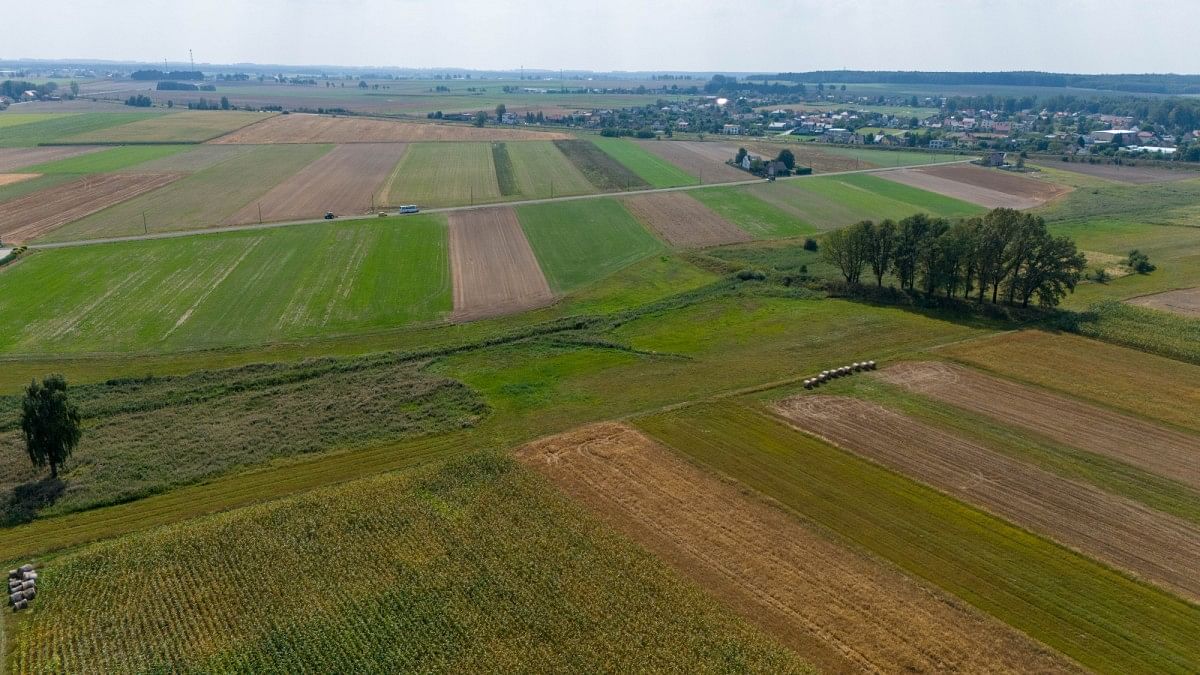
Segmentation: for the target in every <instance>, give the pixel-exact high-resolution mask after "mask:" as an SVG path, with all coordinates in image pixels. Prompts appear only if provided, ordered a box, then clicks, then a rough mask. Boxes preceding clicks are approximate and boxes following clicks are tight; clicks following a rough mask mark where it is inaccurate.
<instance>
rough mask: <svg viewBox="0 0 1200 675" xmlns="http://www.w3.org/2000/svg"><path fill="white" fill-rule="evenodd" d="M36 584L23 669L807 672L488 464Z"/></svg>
mask: <svg viewBox="0 0 1200 675" xmlns="http://www.w3.org/2000/svg"><path fill="white" fill-rule="evenodd" d="M514 532H519V533H520V535H519V536H514ZM41 573H42V577H41V579H40V582H41V583H40V589H39V590H41V592H42V593H41V596H40V597H39V598H38V603H39V604H38V605H37V609H36V610H35V611H34V612H30V613H28V614H26V615H24V616H22V617H21V619H22V620H21V621H19V622H17V623H16V624H15V625H14V627H13V629H12V631H11V632H10V633H9V635H8V645H9V647H10V649H9V652H10V655H9V663H8V666H9V668H8V670H9V672H14V673H32V672H44V671H47V670H57V671H69V672H149V671H170V672H295V671H300V670H318V671H328V672H334V671H337V672H385V671H404V672H526V671H560V672H567V671H582V672H599V671H608V670H612V671H618V672H623V671H634V670H641V669H647V670H660V671H666V670H682V671H686V672H711V671H722V670H747V671H751V672H771V673H797V672H809V670H810V669H809V667H808V666H807V665H806V664H804V663H802V662H800V661H799V660H798V659H797V657H796V656H795V655H793V654H791V653H789V652H787V651H786V650H784V649H782V648H781V647H779V646H778V645H776V644H774V643H773V642H771V641H769V640H768V639H766V638H765V637H764V636H762V635H761V634H760V633H758V632H757V631H754V630H753V629H752V628H751V627H749V626H748V625H746V624H745V623H744V622H742V621H740V620H738V619H737V618H736V617H734V616H732V615H731V614H730V613H729V612H727V611H726V610H723V609H721V608H719V607H714V606H713V603H712V601H711V599H710V598H709V597H708V596H707V595H705V594H704V593H703V592H701V591H700V590H699V589H697V588H696V587H694V586H692V585H691V584H688V583H687V582H685V581H683V580H681V579H679V578H678V577H677V576H675V575H674V574H673V573H672V572H671V570H670V569H668V568H667V567H665V566H664V565H663V564H662V563H661V562H659V561H657V560H655V559H654V558H653V557H652V556H650V555H647V554H646V553H645V552H643V551H641V550H639V549H637V548H636V547H634V546H633V545H631V544H630V543H629V542H628V541H626V540H624V539H622V538H620V537H617V536H614V535H613V534H611V533H609V532H608V531H606V530H605V529H604V528H603V526H602V525H601V524H600V523H598V522H597V521H595V520H594V519H592V518H589V517H588V516H586V515H585V514H583V513H582V512H581V511H580V510H579V509H578V508H577V507H574V506H573V505H571V504H570V503H568V502H567V501H566V500H564V499H563V498H562V497H560V496H558V495H556V494H554V493H553V491H552V490H550V489H548V488H547V486H545V484H544V483H543V482H542V481H540V480H538V479H537V477H536V476H533V475H531V474H530V473H529V472H527V471H525V470H523V469H522V468H521V467H520V466H519V465H517V464H516V463H515V462H513V461H512V460H510V459H506V458H500V457H496V456H492V455H472V456H470V457H468V458H466V459H458V460H452V461H451V462H450V463H448V464H442V465H438V466H434V467H425V468H421V469H417V470H410V471H407V472H404V473H399V474H386V475H383V476H378V477H374V478H369V479H365V480H359V481H355V482H351V483H347V484H344V485H338V486H334V487H328V488H324V489H321V490H317V491H314V492H309V493H305V494H303V495H299V496H295V497H290V498H287V499H283V500H279V501H274V502H271V503H268V504H262V505H259V506H253V507H249V508H244V509H239V510H236V511H231V512H228V513H224V514H219V515H216V516H212V517H208V518H203V519H199V520H194V521H191V522H189V523H185V524H182V525H178V526H173V527H166V528H159V529H156V530H153V531H150V532H147V533H144V534H138V535H134V536H130V537H126V538H123V539H120V540H117V541H113V542H110V543H104V544H98V545H95V546H91V547H88V548H84V549H82V550H80V551H78V552H74V553H71V554H69V555H66V556H63V557H60V558H57V559H55V560H53V561H52V562H50V563H48V564H47V565H46V566H45V567H44V568H43V569H42V571H41ZM250 577H252V578H250Z"/></svg>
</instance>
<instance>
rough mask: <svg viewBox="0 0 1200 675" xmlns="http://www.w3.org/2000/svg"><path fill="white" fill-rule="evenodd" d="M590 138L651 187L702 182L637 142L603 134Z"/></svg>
mask: <svg viewBox="0 0 1200 675" xmlns="http://www.w3.org/2000/svg"><path fill="white" fill-rule="evenodd" d="M588 140H590V141H591V142H592V143H594V144H595V145H596V146H597V147H599V148H600V149H601V150H603V151H604V152H606V153H608V155H609V156H611V157H612V158H613V159H615V160H617V161H618V162H620V163H621V164H623V165H624V166H626V167H628V168H629V170H630V171H633V172H634V173H635V174H637V175H638V177H639V178H641V179H642V180H643V181H645V182H646V183H647V184H648V185H649V186H650V187H656V188H664V187H676V186H679V185H699V184H700V179H699V178H696V177H695V176H693V175H691V174H689V173H686V172H685V171H683V169H680V168H679V167H677V166H675V165H674V164H671V163H670V162H668V161H667V160H665V159H662V158H660V157H657V156H655V155H653V154H651V153H649V152H647V151H646V150H643V149H642V147H641V146H639V145H638V144H636V143H631V142H629V141H627V140H625V139H623V138H604V137H603V136H595V137H592V138H589V139H588Z"/></svg>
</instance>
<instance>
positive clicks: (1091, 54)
mask: <svg viewBox="0 0 1200 675" xmlns="http://www.w3.org/2000/svg"><path fill="white" fill-rule="evenodd" d="M25 12H28V13H29V15H30V16H29V18H30V19H31V21H32V25H36V26H38V27H39V28H38V29H37V30H36V31H34V30H29V31H10V33H9V37H8V39H6V40H4V41H3V42H2V43H0V59H13V58H99V59H113V60H139V61H159V62H161V61H162V59H163V58H168V59H170V60H172V61H175V62H186V60H187V50H188V48H189V47H190V48H192V49H194V50H195V54H196V60H197V62H209V63H235V62H254V63H282V64H338V65H372V66H401V67H415V68H423V67H464V68H477V69H508V68H517V67H520V66H526V67H540V68H549V69H558V68H567V69H587V70H697V71H754V72H778V71H788V70H792V71H801V70H818V69H833V68H851V69H879V70H1023V69H1029V70H1051V71H1060V72H1062V71H1065V72H1083V73H1095V72H1168V71H1169V72H1187V73H1196V72H1198V71H1200V58H1198V57H1197V56H1196V51H1195V48H1194V39H1195V36H1196V34H1197V26H1200V2H1197V0H1141V1H1139V2H1134V3H1124V4H1123V3H1115V4H1114V3H1112V2H1109V1H1107V0H857V1H852V2H847V1H840V0H723V1H715V0H657V1H654V0H644V1H639V0H590V1H587V2H581V1H576V0H540V1H533V0H443V1H440V2H439V1H418V0H253V1H244V2H233V1H230V0H70V1H69V2H68V1H63V0H42V1H39V2H33V0H0V17H3V18H4V19H6V20H14V21H16V20H17V19H18V18H19V17H20V16H22V14H24V13H25ZM16 25H23V24H22V22H19V21H18V22H16Z"/></svg>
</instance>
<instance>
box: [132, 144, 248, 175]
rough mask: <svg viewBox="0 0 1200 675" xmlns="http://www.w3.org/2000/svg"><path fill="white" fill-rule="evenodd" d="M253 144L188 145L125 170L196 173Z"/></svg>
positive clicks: (243, 151) (234, 155)
mask: <svg viewBox="0 0 1200 675" xmlns="http://www.w3.org/2000/svg"><path fill="white" fill-rule="evenodd" d="M257 149H258V148H256V147H255V146H253V145H208V144H205V145H189V146H186V149H185V150H184V151H183V152H178V153H174V154H171V155H168V156H166V157H162V158H159V159H152V160H150V161H148V162H144V163H142V164H138V165H137V166H132V167H130V168H128V169H126V171H137V172H157V171H168V172H171V173H196V172H197V171H203V170H204V169H207V168H209V167H212V166H216V165H217V164H220V163H221V162H224V161H226V160H230V159H233V158H234V157H239V156H241V155H246V154H249V153H252V152H254V151H255V150H257Z"/></svg>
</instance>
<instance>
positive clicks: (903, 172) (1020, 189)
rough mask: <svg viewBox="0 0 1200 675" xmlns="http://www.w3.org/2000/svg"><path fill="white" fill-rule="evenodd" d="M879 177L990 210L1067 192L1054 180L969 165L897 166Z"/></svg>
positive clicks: (1045, 199)
mask: <svg viewBox="0 0 1200 675" xmlns="http://www.w3.org/2000/svg"><path fill="white" fill-rule="evenodd" d="M879 176H880V177H881V178H886V179H888V180H891V181H895V182H897V183H902V184H904V185H908V186H910V187H915V188H920V189H922V190H929V191H930V192H936V193H938V194H943V195H946V196H947V197H954V198H955V199H961V200H963V201H966V202H971V203H972V204H978V205H980V206H985V207H987V208H989V209H995V208H1007V209H1031V208H1033V207H1035V206H1041V205H1042V204H1045V203H1046V202H1048V201H1050V200H1053V199H1055V198H1057V197H1060V196H1062V195H1063V194H1066V193H1067V192H1068V191H1069V190H1068V189H1067V188H1066V187H1064V186H1062V185H1059V184H1057V183H1051V182H1048V181H1039V180H1034V179H1032V178H1026V177H1024V176H1021V175H1018V174H1014V173H1008V172H1005V171H1001V170H999V169H985V168H982V167H978V166H974V165H971V164H953V165H950V166H931V167H926V168H920V169H898V170H895V171H884V172H881V173H880V174H879Z"/></svg>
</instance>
